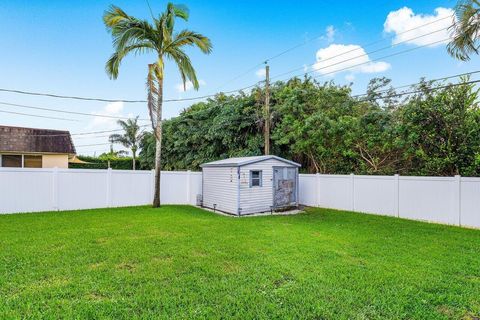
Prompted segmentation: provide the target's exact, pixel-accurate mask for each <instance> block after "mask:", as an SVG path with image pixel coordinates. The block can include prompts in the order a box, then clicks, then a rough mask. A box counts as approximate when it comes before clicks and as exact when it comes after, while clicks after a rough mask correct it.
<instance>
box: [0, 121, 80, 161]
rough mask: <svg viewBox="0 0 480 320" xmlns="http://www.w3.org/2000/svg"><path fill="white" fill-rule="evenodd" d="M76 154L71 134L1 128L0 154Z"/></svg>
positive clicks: (20, 128) (43, 130) (47, 130)
mask: <svg viewBox="0 0 480 320" xmlns="http://www.w3.org/2000/svg"><path fill="white" fill-rule="evenodd" d="M2 151H3V152H32V153H61V154H75V153H76V152H75V147H74V145H73V142H72V138H71V136H70V132H68V131H61V130H50V129H34V128H22V127H10V126H0V152H2Z"/></svg>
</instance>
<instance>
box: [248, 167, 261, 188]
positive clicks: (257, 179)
mask: <svg viewBox="0 0 480 320" xmlns="http://www.w3.org/2000/svg"><path fill="white" fill-rule="evenodd" d="M261 186H262V171H260V170H251V171H250V187H261Z"/></svg>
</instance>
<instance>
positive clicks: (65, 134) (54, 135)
mask: <svg viewBox="0 0 480 320" xmlns="http://www.w3.org/2000/svg"><path fill="white" fill-rule="evenodd" d="M139 127H140V128H146V127H150V125H149V124H145V125H140V126H139ZM120 131H124V130H123V129H113V130H102V131H91V132H77V133H71V134H70V135H71V136H85V135H94V134H101V133H110V132H120ZM30 136H36V137H63V136H68V133H59V134H31V135H30Z"/></svg>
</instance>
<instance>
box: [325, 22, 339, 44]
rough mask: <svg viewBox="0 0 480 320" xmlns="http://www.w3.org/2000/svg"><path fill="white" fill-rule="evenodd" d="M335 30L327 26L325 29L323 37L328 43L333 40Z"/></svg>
mask: <svg viewBox="0 0 480 320" xmlns="http://www.w3.org/2000/svg"><path fill="white" fill-rule="evenodd" d="M336 31H337V30H335V28H334V27H333V26H332V25H329V26H327V28H326V29H325V37H326V39H327V41H328V42H329V43H331V42H333V41H334V40H335V32H336Z"/></svg>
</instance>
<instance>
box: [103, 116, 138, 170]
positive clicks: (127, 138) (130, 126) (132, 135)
mask: <svg viewBox="0 0 480 320" xmlns="http://www.w3.org/2000/svg"><path fill="white" fill-rule="evenodd" d="M117 123H118V124H119V125H120V126H121V127H122V129H123V131H124V133H123V134H118V133H116V134H112V135H110V137H109V140H110V142H111V143H120V144H121V145H123V146H124V147H125V148H128V149H130V150H131V151H132V157H133V166H132V168H133V170H135V159H136V157H137V151H138V146H139V144H140V141H141V140H142V137H143V134H144V133H143V132H142V131H140V126H139V125H138V116H137V117H136V118H135V119H128V120H127V121H123V120H118V121H117Z"/></svg>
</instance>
